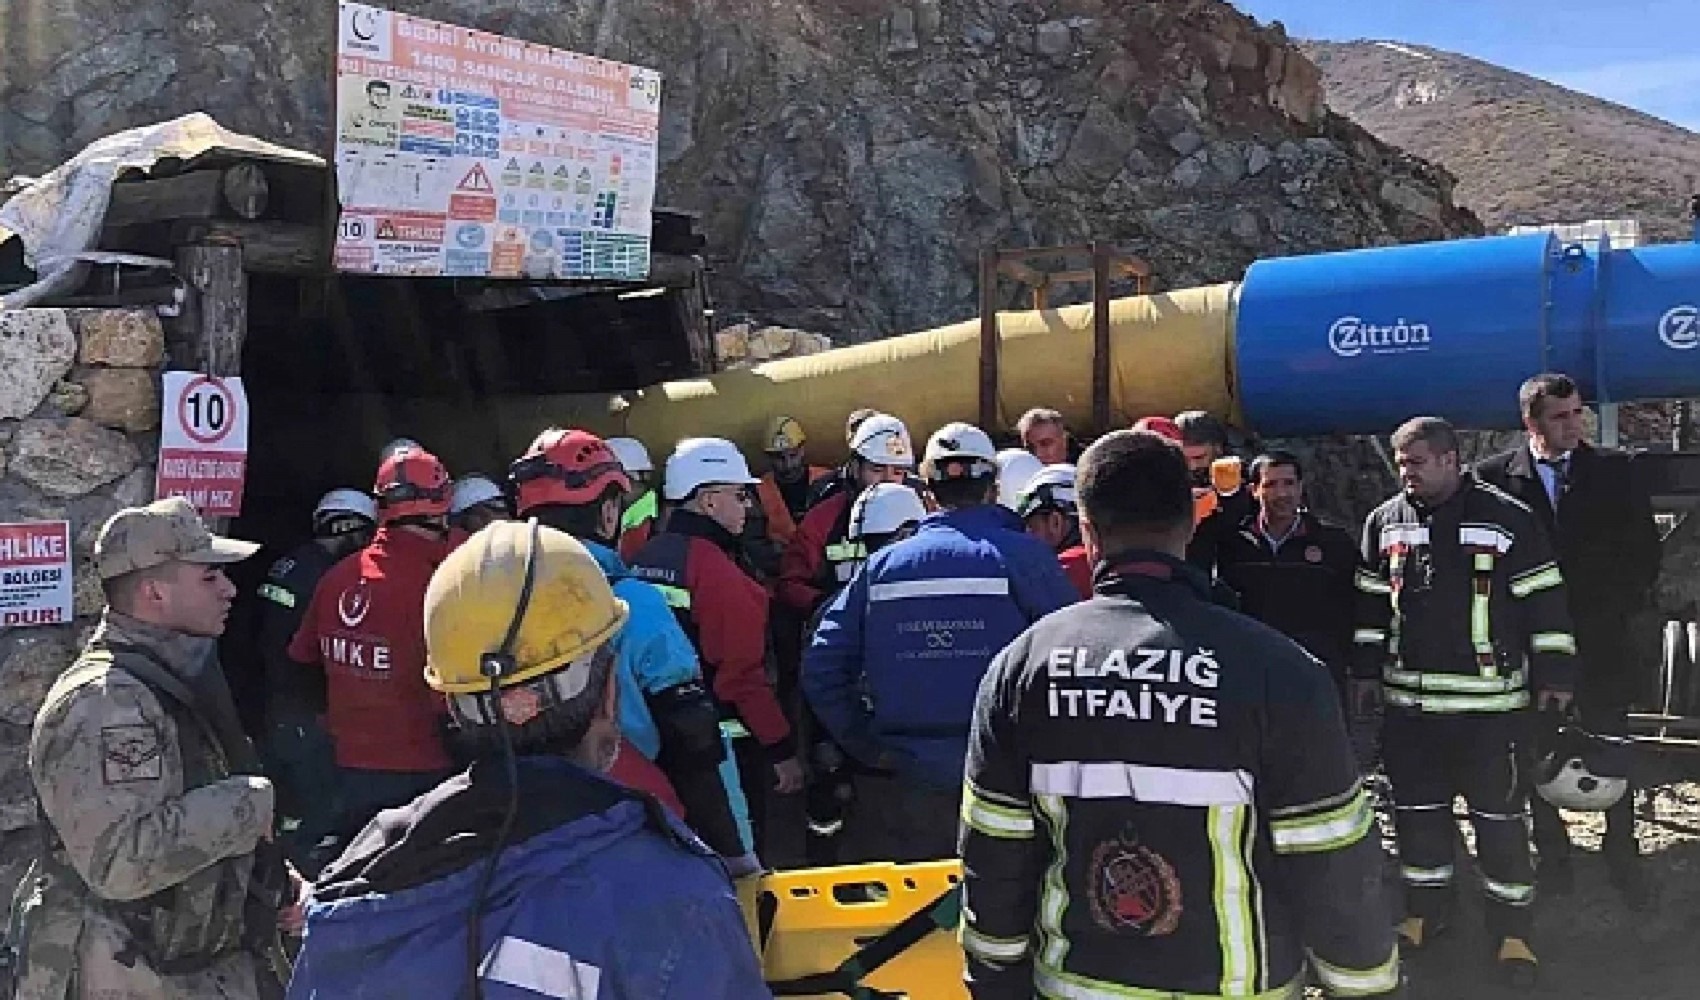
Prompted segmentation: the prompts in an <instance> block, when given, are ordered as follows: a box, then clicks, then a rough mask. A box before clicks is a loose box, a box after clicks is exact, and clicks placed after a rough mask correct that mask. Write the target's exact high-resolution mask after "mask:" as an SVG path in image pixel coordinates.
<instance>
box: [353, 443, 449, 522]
mask: <svg viewBox="0 0 1700 1000" xmlns="http://www.w3.org/2000/svg"><path fill="white" fill-rule="evenodd" d="M453 493H454V486H453V484H451V483H450V482H449V470H448V469H446V468H444V467H443V463H442V461H441V460H440V459H438V458H437V456H435V455H433V454H431V453H430V452H428V451H426V450H425V449H423V448H420V447H417V446H413V447H402V448H398V449H396V450H395V451H392V452H391V453H390V454H389V455H388V456H387V457H386V458H385V459H384V461H383V463H382V464H380V465H379V466H378V480H377V482H376V483H374V484H373V486H372V495H373V496H374V497H376V498H377V500H378V521H379V522H380V523H383V524H388V523H389V522H391V521H399V520H402V519H403V518H414V517H445V516H447V515H448V513H449V504H450V501H451V498H452V495H453Z"/></svg>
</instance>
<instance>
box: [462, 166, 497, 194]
mask: <svg viewBox="0 0 1700 1000" xmlns="http://www.w3.org/2000/svg"><path fill="white" fill-rule="evenodd" d="M455 190H457V191H473V192H476V193H478V194H495V193H496V186H495V185H494V184H491V183H490V175H489V174H487V173H485V172H484V164H482V163H475V164H473V165H472V169H471V170H468V171H467V172H466V176H465V177H462V178H461V179H460V184H459V185H457V186H456V188H455Z"/></svg>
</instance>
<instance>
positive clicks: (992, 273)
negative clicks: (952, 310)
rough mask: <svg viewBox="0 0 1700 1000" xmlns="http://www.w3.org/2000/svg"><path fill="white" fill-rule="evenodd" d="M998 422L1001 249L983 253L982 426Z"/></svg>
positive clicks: (991, 425) (987, 426)
mask: <svg viewBox="0 0 1700 1000" xmlns="http://www.w3.org/2000/svg"><path fill="white" fill-rule="evenodd" d="M997 425H998V252H997V251H996V250H984V251H981V253H980V426H981V427H983V428H985V429H986V431H987V432H988V433H989V432H990V431H991V429H992V428H993V427H996V426H997Z"/></svg>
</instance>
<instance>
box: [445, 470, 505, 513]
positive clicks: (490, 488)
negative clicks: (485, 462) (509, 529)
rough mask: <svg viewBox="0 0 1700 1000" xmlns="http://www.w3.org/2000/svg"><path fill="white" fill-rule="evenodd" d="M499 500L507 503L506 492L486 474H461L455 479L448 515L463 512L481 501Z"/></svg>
mask: <svg viewBox="0 0 1700 1000" xmlns="http://www.w3.org/2000/svg"><path fill="white" fill-rule="evenodd" d="M492 500H499V501H501V502H502V504H503V505H504V506H506V505H507V502H508V498H507V494H505V493H503V492H502V488H501V487H500V486H497V485H496V484H495V482H494V481H493V480H491V479H490V478H489V477H488V476H477V475H473V476H462V477H461V478H459V479H457V480H455V488H454V494H453V495H452V496H451V497H450V498H449V515H450V516H451V517H452V516H455V515H459V514H464V513H466V512H467V511H469V510H471V509H472V508H474V507H476V506H478V505H479V504H481V503H489V502H490V501H492Z"/></svg>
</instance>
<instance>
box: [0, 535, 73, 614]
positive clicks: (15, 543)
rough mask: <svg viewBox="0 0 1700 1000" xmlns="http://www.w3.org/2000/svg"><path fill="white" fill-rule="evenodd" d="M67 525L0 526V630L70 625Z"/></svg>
mask: <svg viewBox="0 0 1700 1000" xmlns="http://www.w3.org/2000/svg"><path fill="white" fill-rule="evenodd" d="M71 601H72V597H71V524H70V522H69V521H30V522H24V523H19V524H0V625H3V626H5V627H7V628H13V627H16V626H20V625H63V624H65V623H67V622H69V621H70V620H71Z"/></svg>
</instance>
